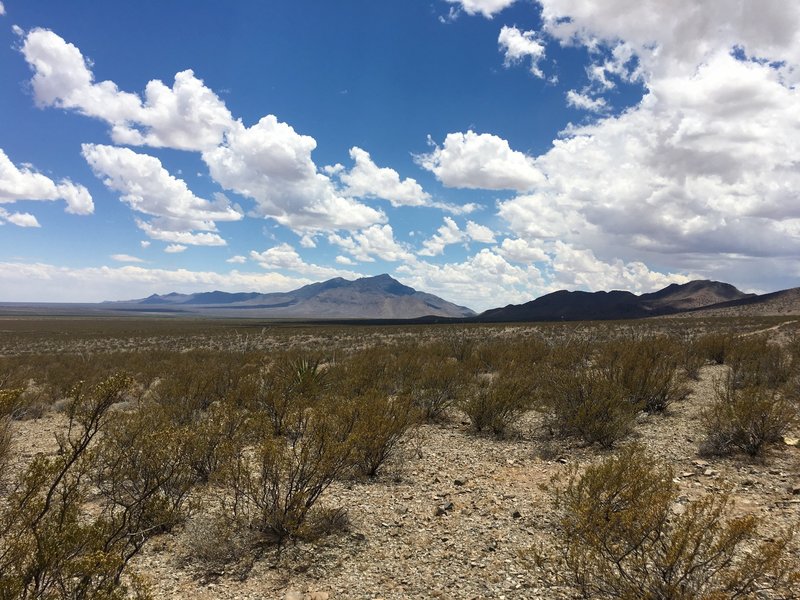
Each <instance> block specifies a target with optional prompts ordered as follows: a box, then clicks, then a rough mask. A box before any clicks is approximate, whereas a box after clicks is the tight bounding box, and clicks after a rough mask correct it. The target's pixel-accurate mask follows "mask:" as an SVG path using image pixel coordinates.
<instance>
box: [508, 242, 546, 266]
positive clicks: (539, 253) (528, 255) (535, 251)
mask: <svg viewBox="0 0 800 600" xmlns="http://www.w3.org/2000/svg"><path fill="white" fill-rule="evenodd" d="M495 251H496V252H497V253H498V254H499V255H500V256H502V257H503V258H505V259H506V260H510V261H511V262H517V263H533V262H543V261H547V260H549V257H548V256H547V254H546V253H545V251H544V249H543V248H542V247H541V245H540V244H534V243H531V242H529V241H528V240H523V239H521V238H516V239H515V238H505V239H504V240H503V241H502V243H501V244H500V246H499V247H497V248H496V249H495Z"/></svg>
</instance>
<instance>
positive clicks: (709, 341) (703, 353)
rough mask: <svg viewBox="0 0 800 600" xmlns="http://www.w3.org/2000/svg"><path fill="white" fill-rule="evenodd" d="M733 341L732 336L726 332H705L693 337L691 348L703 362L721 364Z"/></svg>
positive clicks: (723, 362) (724, 360)
mask: <svg viewBox="0 0 800 600" xmlns="http://www.w3.org/2000/svg"><path fill="white" fill-rule="evenodd" d="M733 341H734V337H733V336H732V335H730V334H727V333H707V334H705V335H703V336H700V337H698V338H697V339H695V341H694V342H693V343H692V350H693V352H694V354H695V355H696V356H698V357H700V358H701V359H702V360H703V361H704V362H705V361H709V362H712V363H713V364H715V365H722V364H725V362H726V358H727V356H728V352H729V350H730V348H731V345H732V344H733Z"/></svg>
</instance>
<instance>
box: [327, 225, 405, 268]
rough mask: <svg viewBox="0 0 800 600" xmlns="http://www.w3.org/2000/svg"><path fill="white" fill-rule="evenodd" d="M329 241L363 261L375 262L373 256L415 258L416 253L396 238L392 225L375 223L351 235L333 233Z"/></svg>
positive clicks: (396, 259) (387, 259) (389, 259)
mask: <svg viewBox="0 0 800 600" xmlns="http://www.w3.org/2000/svg"><path fill="white" fill-rule="evenodd" d="M328 241H329V242H330V243H331V244H335V245H337V246H339V247H340V248H342V249H343V250H344V251H345V252H347V253H348V254H350V255H351V256H352V257H353V258H355V259H356V260H360V261H362V262H374V260H375V258H373V257H376V258H379V259H381V260H386V261H389V262H395V261H399V260H403V261H407V260H413V259H414V255H413V254H412V253H411V252H410V251H409V250H408V249H407V248H406V247H405V246H403V245H402V244H400V243H399V242H397V241H396V240H395V239H394V232H393V231H392V227H391V225H373V226H372V227H368V228H366V229H362V230H361V231H359V232H356V233H354V234H352V235H349V236H340V235H338V234H331V235H329V236H328ZM338 262H341V261H338ZM345 264H346V263H345Z"/></svg>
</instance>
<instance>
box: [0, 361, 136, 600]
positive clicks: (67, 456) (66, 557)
mask: <svg viewBox="0 0 800 600" xmlns="http://www.w3.org/2000/svg"><path fill="white" fill-rule="evenodd" d="M129 385H130V380H129V379H128V378H127V377H125V376H113V377H111V378H109V379H107V380H105V381H103V382H101V383H100V384H98V385H96V386H94V387H92V388H89V389H88V390H87V389H85V388H84V387H78V388H76V389H75V390H74V391H73V394H72V398H71V401H70V404H69V407H68V418H69V425H68V428H67V432H66V433H65V434H64V435H62V436H60V437H59V446H60V452H59V454H58V455H57V456H55V457H52V458H48V457H45V456H41V455H40V456H37V457H36V458H34V460H33V462H32V463H31V464H30V465H29V466H28V467H27V469H25V470H24V471H23V472H22V473H21V474H20V475H19V477H18V479H17V481H16V482H15V483H14V484H13V486H12V489H11V492H10V493H9V494H8V496H7V497H6V498H5V499H4V500H3V502H2V503H0V597H1V598H37V599H38V598H64V599H66V598H108V599H111V598H126V597H130V594H131V593H139V594H143V593H144V591H143V590H142V589H139V588H137V587H136V586H134V587H133V588H131V589H126V587H124V586H122V585H121V581H120V580H121V577H122V574H123V572H124V570H125V568H126V566H127V564H128V561H129V560H130V559H131V558H132V556H133V555H134V554H135V552H136V551H138V549H139V548H141V543H140V542H141V540H142V539H147V538H149V537H150V534H149V532H148V531H142V530H139V529H138V528H137V527H135V526H132V525H133V524H131V523H129V522H126V521H123V520H119V519H118V518H116V516H115V514H109V512H107V510H106V509H110V508H111V507H110V506H109V505H108V504H105V503H102V507H103V510H102V511H100V513H99V514H97V513H96V512H92V513H89V512H88V511H87V510H86V502H87V500H88V496H89V493H90V488H89V486H88V479H89V478H90V476H91V474H92V473H93V472H94V469H95V467H94V464H93V462H92V452H91V446H92V445H93V443H94V441H95V438H96V437H97V436H98V434H99V433H100V431H101V429H103V427H104V426H105V422H106V420H107V417H108V409H109V408H110V407H111V405H112V404H114V403H115V402H117V401H119V400H120V399H121V397H123V395H124V393H125V391H126V389H127V388H128V386H129ZM127 451H128V452H131V453H133V452H136V448H135V447H129V448H127ZM132 545H133V546H132Z"/></svg>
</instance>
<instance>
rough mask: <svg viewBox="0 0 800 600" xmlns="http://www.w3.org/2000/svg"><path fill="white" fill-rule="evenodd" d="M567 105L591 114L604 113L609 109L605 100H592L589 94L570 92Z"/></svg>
mask: <svg viewBox="0 0 800 600" xmlns="http://www.w3.org/2000/svg"><path fill="white" fill-rule="evenodd" d="M567 105H568V106H571V107H573V108H577V109H580V110H588V111H589V112H603V111H604V110H606V109H607V108H608V105H607V104H606V101H605V98H592V97H591V96H590V95H589V94H586V93H581V92H576V91H575V90H569V91H568V92H567Z"/></svg>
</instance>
